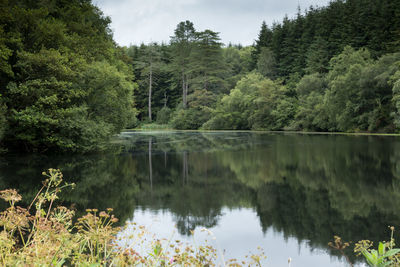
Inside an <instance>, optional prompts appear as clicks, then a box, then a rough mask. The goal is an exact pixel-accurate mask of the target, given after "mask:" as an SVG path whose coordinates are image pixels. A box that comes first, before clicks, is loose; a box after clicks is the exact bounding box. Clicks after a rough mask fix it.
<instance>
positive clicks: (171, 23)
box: [93, 0, 329, 46]
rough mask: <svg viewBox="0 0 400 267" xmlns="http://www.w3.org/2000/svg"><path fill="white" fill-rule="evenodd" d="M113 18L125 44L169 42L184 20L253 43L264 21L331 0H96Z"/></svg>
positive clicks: (119, 40)
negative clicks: (177, 26)
mask: <svg viewBox="0 0 400 267" xmlns="http://www.w3.org/2000/svg"><path fill="white" fill-rule="evenodd" d="M93 3H94V4H95V5H97V6H98V7H99V8H100V9H101V10H102V11H103V12H104V14H105V15H107V16H110V17H111V19H112V24H111V28H112V30H113V32H114V39H115V40H116V41H117V43H118V44H120V45H122V46H129V45H130V44H140V43H149V42H162V41H164V42H169V39H170V38H169V37H170V36H171V35H173V33H174V29H175V28H176V25H177V24H178V23H179V22H181V21H184V20H190V21H192V22H193V23H194V26H195V28H196V30H198V31H202V30H205V29H210V30H213V31H216V32H219V33H220V37H221V39H222V42H224V43H225V44H228V43H229V42H231V43H233V44H238V43H240V44H242V45H250V44H252V43H253V42H254V40H255V39H256V38H257V35H258V32H259V30H260V27H261V23H262V21H263V20H265V21H266V22H267V24H268V25H272V23H273V22H274V21H281V20H282V18H283V17H284V16H285V14H287V15H288V17H289V18H291V17H293V16H295V14H296V12H297V6H298V5H300V8H301V10H302V11H304V10H305V9H306V8H307V7H309V6H310V5H313V6H325V5H327V4H328V3H329V0H93Z"/></svg>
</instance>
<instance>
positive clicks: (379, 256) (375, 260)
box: [361, 242, 400, 267]
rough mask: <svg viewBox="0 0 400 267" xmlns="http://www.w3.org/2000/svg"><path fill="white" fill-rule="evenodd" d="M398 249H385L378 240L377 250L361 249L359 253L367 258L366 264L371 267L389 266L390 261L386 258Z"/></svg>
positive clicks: (398, 250)
mask: <svg viewBox="0 0 400 267" xmlns="http://www.w3.org/2000/svg"><path fill="white" fill-rule="evenodd" d="M399 252H400V249H398V248H397V249H389V250H388V251H386V246H385V245H384V244H383V243H382V242H379V246H378V250H375V249H371V250H370V251H367V250H363V251H361V253H362V254H363V256H364V257H365V259H366V260H367V262H368V264H369V265H370V266H373V267H384V266H390V265H391V264H392V261H390V260H387V259H388V258H389V257H392V256H394V255H395V254H397V253H399Z"/></svg>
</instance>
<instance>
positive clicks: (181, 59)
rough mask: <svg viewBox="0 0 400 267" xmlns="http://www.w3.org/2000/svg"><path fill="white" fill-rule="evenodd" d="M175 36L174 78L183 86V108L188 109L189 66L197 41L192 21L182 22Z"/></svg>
mask: <svg viewBox="0 0 400 267" xmlns="http://www.w3.org/2000/svg"><path fill="white" fill-rule="evenodd" d="M174 33H175V35H174V36H172V37H171V48H172V54H173V57H172V64H171V67H172V68H173V73H174V76H176V77H179V79H177V80H178V81H180V84H181V85H182V103H183V108H187V96H188V92H189V80H190V79H189V77H190V73H189V64H190V55H191V53H192V50H193V47H194V42H195V40H196V30H195V28H194V25H193V23H192V22H190V21H188V20H187V21H184V22H183V21H182V22H180V23H179V24H178V25H177V26H176V29H175V32H174Z"/></svg>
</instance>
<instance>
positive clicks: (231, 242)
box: [0, 132, 400, 267]
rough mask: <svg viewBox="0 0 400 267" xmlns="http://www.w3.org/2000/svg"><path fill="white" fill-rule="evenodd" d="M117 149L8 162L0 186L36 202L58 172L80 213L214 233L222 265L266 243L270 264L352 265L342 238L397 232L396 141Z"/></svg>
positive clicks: (181, 140) (224, 138)
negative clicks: (337, 247) (340, 247)
mask: <svg viewBox="0 0 400 267" xmlns="http://www.w3.org/2000/svg"><path fill="white" fill-rule="evenodd" d="M114 143H115V144H116V148H115V149H114V150H113V152H107V153H103V154H100V155H99V154H97V155H85V156H46V155H37V154H36V155H23V156H22V155H12V154H8V155H6V156H3V158H2V159H1V163H0V188H10V187H13V188H18V189H19V191H20V193H21V194H22V195H23V196H24V197H25V199H27V200H29V199H32V198H33V197H34V195H35V193H36V191H37V189H38V188H39V187H40V180H41V179H42V177H41V176H40V173H41V172H42V171H43V170H46V169H48V168H51V167H52V168H60V169H61V170H62V171H63V173H64V177H66V179H67V180H69V181H73V182H75V183H76V184H77V187H76V189H75V190H73V191H70V192H67V193H66V194H65V195H64V196H63V198H64V199H65V200H66V203H67V204H70V205H75V207H76V209H77V210H78V211H82V212H83V211H84V209H85V208H94V207H96V208H100V209H105V208H107V207H113V208H114V210H115V213H116V215H117V217H119V218H120V220H121V221H123V222H125V221H135V222H137V223H138V224H143V225H147V226H148V227H149V228H150V230H151V231H153V232H155V233H156V234H157V235H158V236H160V237H166V238H169V237H170V236H171V234H172V233H174V237H173V238H174V239H183V240H192V237H191V235H190V231H191V230H195V239H196V242H197V243H201V242H202V241H203V240H204V239H205V238H207V237H206V236H204V235H205V234H204V233H201V232H200V231H199V229H200V228H203V227H206V228H208V229H210V230H211V231H212V232H213V234H214V235H215V237H216V241H213V242H215V243H214V244H215V246H216V247H218V248H220V250H222V251H223V250H225V251H226V252H225V257H226V258H231V257H235V258H243V257H244V256H245V255H247V254H248V253H249V251H256V249H257V247H258V246H260V247H262V248H263V249H264V251H265V253H266V255H267V257H268V258H267V261H266V266H277V267H279V266H288V264H287V260H288V258H289V257H291V258H292V265H291V266H292V267H295V266H346V264H345V261H344V259H343V258H341V257H340V256H339V255H338V253H336V252H335V251H332V250H330V249H329V247H328V245H327V243H328V242H329V241H331V240H332V239H333V236H334V235H339V236H341V237H342V238H343V239H345V240H351V241H358V240H361V239H370V240H375V241H377V240H387V239H389V232H388V225H394V226H397V227H398V228H399V227H400V212H399V211H400V142H399V139H398V138H396V137H379V136H343V135H300V134H271V133H253V132H206V133H199V132H124V133H122V134H121V135H120V136H119V137H118V138H116V139H115V140H114ZM72 203H74V204H72ZM127 231H128V230H127ZM121 234H129V233H121ZM399 238H400V237H398V238H397V239H399ZM348 255H350V257H351V260H352V261H354V262H358V264H360V265H361V264H362V263H360V259H359V258H356V257H354V256H353V255H354V253H352V251H351V250H349V251H348Z"/></svg>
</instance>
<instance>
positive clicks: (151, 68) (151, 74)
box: [149, 62, 153, 122]
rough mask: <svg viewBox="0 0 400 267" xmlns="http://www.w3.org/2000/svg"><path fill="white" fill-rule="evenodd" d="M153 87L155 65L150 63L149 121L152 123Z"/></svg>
mask: <svg viewBox="0 0 400 267" xmlns="http://www.w3.org/2000/svg"><path fill="white" fill-rule="evenodd" d="M152 85H153V63H152V62H150V72H149V121H150V122H151V91H152Z"/></svg>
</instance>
